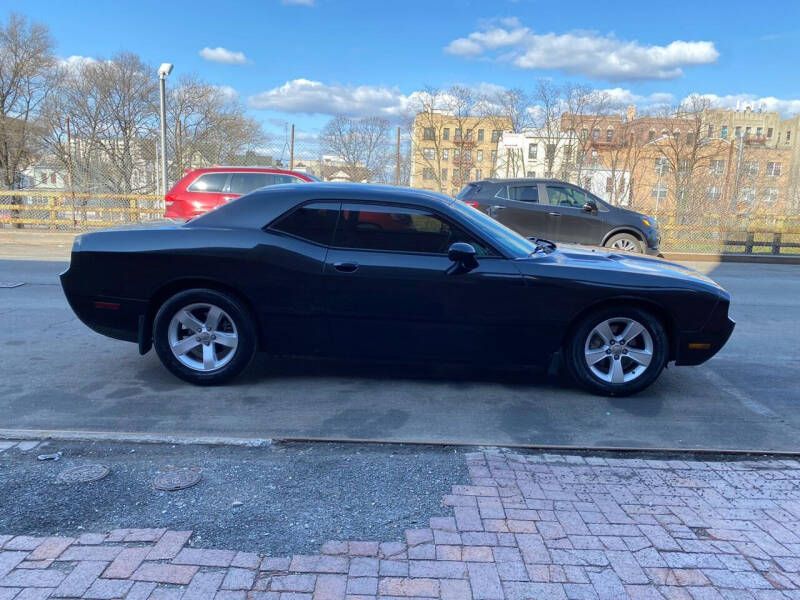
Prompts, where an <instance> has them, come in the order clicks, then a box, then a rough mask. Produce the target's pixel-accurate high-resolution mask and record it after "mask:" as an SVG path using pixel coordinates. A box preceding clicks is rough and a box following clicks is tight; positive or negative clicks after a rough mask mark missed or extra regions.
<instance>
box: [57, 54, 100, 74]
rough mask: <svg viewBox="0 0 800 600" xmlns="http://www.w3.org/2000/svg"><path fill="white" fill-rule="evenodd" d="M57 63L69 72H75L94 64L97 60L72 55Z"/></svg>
mask: <svg viewBox="0 0 800 600" xmlns="http://www.w3.org/2000/svg"><path fill="white" fill-rule="evenodd" d="M58 62H59V64H60V65H61V66H62V67H64V68H66V69H68V70H70V71H76V72H77V71H78V69H80V68H81V67H83V66H84V65H90V64H92V63H96V62H97V60H95V59H94V58H92V57H91V56H79V55H73V56H69V57H67V58H61V59H59V61H58Z"/></svg>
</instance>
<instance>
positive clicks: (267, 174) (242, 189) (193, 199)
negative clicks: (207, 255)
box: [164, 167, 319, 219]
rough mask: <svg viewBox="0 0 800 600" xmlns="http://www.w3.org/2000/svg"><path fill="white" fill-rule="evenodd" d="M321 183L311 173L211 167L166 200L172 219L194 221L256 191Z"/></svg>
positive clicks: (176, 188)
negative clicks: (312, 182) (288, 185)
mask: <svg viewBox="0 0 800 600" xmlns="http://www.w3.org/2000/svg"><path fill="white" fill-rule="evenodd" d="M309 181H319V179H318V178H316V177H314V176H313V175H310V174H308V173H299V172H297V171H285V170H283V169H272V168H269V167H209V168H205V169H194V170H193V171H189V172H188V173H187V174H186V175H185V176H184V177H183V179H181V180H180V181H179V182H178V183H176V184H175V185H174V186H173V187H172V189H171V190H170V191H169V192H168V193H167V195H166V196H164V202H165V204H166V205H167V211H166V213H165V215H164V216H166V217H168V218H172V219H191V218H192V217H196V216H198V215H202V214H203V213H205V212H208V211H209V210H211V209H212V208H216V207H217V206H221V205H223V204H225V203H226V202H230V201H231V200H233V199H234V198H238V197H239V196H243V195H244V194H247V193H249V192H252V191H253V190H257V189H258V188H262V187H265V186H268V185H277V184H281V183H307V182H309Z"/></svg>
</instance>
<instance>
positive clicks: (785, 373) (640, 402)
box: [0, 261, 800, 451]
mask: <svg viewBox="0 0 800 600" xmlns="http://www.w3.org/2000/svg"><path fill="white" fill-rule="evenodd" d="M695 266H697V267H699V268H701V269H702V270H705V271H710V272H711V275H712V277H714V278H715V279H717V280H718V281H719V282H720V283H722V284H723V285H724V286H725V287H726V288H727V289H728V290H729V291H730V292H731V294H732V296H733V306H732V314H733V318H734V319H735V320H736V321H737V322H738V325H737V328H736V330H735V332H734V334H733V337H732V338H731V340H730V341H729V343H728V345H727V346H726V347H725V348H724V349H723V351H722V352H720V354H718V355H717V356H716V357H715V358H714V359H712V360H711V361H709V362H708V363H706V364H705V365H703V366H701V367H683V368H672V369H669V370H667V371H666V372H665V373H664V374H663V375H662V376H661V378H660V379H659V381H658V382H657V383H656V384H655V385H654V386H653V387H651V388H650V389H649V390H647V391H645V392H644V393H641V394H639V395H638V396H635V397H632V398H625V399H607V398H599V397H596V396H591V395H589V394H586V393H584V392H582V391H579V390H577V389H575V388H573V387H571V386H569V385H565V384H564V383H563V382H561V381H559V380H557V379H554V378H549V377H547V376H546V375H544V374H542V373H538V374H531V373H527V372H504V371H485V370H476V369H463V368H455V367H442V366H437V365H427V366H408V365H397V364H363V363H359V364H356V363H345V362H338V361H336V362H333V361H314V360H307V359H305V360H301V359H281V360H273V359H270V358H268V357H259V358H257V359H256V361H255V362H254V364H253V365H252V367H251V368H250V369H249V370H248V372H247V373H246V374H245V375H244V376H243V377H242V378H240V379H239V380H237V381H236V382H235V383H234V384H231V385H229V386H226V387H221V388H219V387H218V388H198V387H193V386H190V385H187V384H185V383H182V382H180V381H178V380H176V379H175V378H174V377H172V376H171V375H170V374H169V373H168V372H167V371H166V370H164V369H163V368H162V367H161V365H160V363H159V362H158V359H157V358H156V356H155V354H154V353H152V352H151V353H150V354H148V355H147V356H144V357H140V356H139V355H138V352H137V348H136V346H135V345H133V344H129V343H126V342H119V341H114V340H110V339H107V338H104V337H102V336H100V335H98V334H96V333H94V332H92V331H90V330H89V329H87V328H86V327H85V326H84V325H83V324H81V323H80V322H79V321H77V319H76V318H75V317H74V316H73V314H72V312H71V311H70V309H69V307H68V306H67V303H66V301H65V299H64V297H63V295H62V292H61V288H60V286H59V285H58V282H57V273H58V272H59V271H61V270H62V269H63V268H64V263H63V262H36V261H0V282H23V283H24V284H25V285H23V286H20V287H16V288H11V289H7V288H4V289H0V317H2V319H0V323H2V327H0V348H2V362H0V364H1V365H2V377H0V429H36V430H68V431H104V432H109V431H110V432H143V433H156V434H170V435H175V434H179V435H184V434H185V435H198V434H199V435H212V436H241V437H257V438H323V439H339V440H341V439H374V440H384V441H406V442H446V443H470V444H482V445H501V446H502V445H517V444H519V445H558V446H560V445H563V446H578V447H643V448H684V449H696V448H711V449H721V450H722V449H734V450H779V451H800V411H798V410H797V409H798V403H799V401H800V342H798V339H800V321H799V320H798V315H800V266H791V265H768V264H754V265H750V264H733V263H724V264H719V265H714V264H710V263H705V264H702V263H701V264H698V265H695Z"/></svg>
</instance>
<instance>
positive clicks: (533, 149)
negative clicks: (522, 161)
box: [528, 144, 539, 158]
mask: <svg viewBox="0 0 800 600" xmlns="http://www.w3.org/2000/svg"><path fill="white" fill-rule="evenodd" d="M538 153H539V144H528V158H536V155H537V154H538Z"/></svg>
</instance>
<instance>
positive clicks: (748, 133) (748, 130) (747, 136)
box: [744, 127, 751, 138]
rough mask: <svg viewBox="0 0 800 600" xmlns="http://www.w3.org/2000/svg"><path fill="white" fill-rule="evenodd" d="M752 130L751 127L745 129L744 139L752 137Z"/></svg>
mask: <svg viewBox="0 0 800 600" xmlns="http://www.w3.org/2000/svg"><path fill="white" fill-rule="evenodd" d="M750 129H751V128H750V127H745V128H744V137H746V138H749V137H750Z"/></svg>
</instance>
